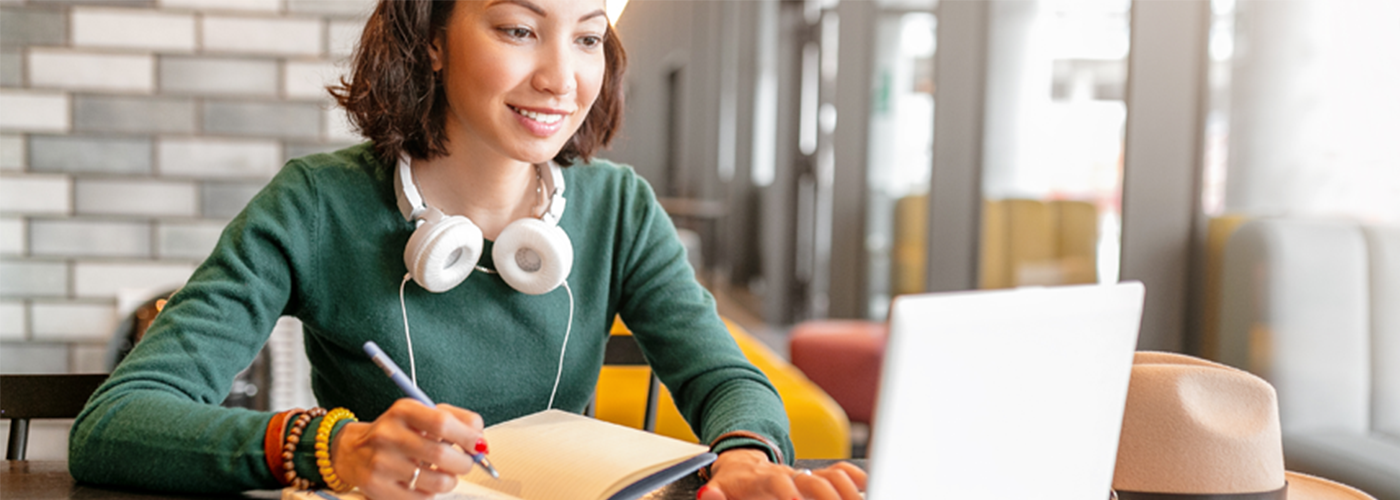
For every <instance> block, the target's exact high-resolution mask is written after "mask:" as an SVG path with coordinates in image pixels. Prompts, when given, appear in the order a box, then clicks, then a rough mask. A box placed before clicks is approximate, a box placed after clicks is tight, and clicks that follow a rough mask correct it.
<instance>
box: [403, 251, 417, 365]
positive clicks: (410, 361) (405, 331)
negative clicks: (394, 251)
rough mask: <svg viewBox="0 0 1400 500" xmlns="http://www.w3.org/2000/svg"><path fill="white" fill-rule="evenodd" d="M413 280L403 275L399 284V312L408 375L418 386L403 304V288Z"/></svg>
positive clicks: (406, 308)
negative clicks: (401, 318)
mask: <svg viewBox="0 0 1400 500" xmlns="http://www.w3.org/2000/svg"><path fill="white" fill-rule="evenodd" d="M410 279H413V273H404V275H403V282H401V283H399V310H400V311H403V339H404V342H406V343H408V374H409V378H412V379H413V385H415V386H416V385H418V364H416V363H414V362H413V337H411V336H409V334H408V307H407V306H405V305H404V302H403V288H404V286H406V285H408V280H410Z"/></svg>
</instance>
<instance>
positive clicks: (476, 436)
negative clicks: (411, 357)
mask: <svg viewBox="0 0 1400 500" xmlns="http://www.w3.org/2000/svg"><path fill="white" fill-rule="evenodd" d="M481 429H482V422H481V416H480V415H477V414H476V413H473V412H470V411H467V410H463V409H461V408H457V407H455V406H452V405H447V404H439V405H437V407H436V408H429V407H427V406H424V405H423V404H422V403H419V402H417V401H414V400H412V399H400V400H398V401H397V402H395V403H394V406H391V407H389V411H386V412H384V414H383V415H380V416H379V418H378V419H376V420H375V421H374V422H352V423H349V424H346V425H345V427H342V428H341V429H340V433H338V434H336V436H335V440H334V442H333V443H332V444H331V466H332V467H334V468H335V473H336V475H337V476H339V477H340V480H341V481H344V482H345V483H346V484H348V485H351V486H357V487H359V488H360V491H362V492H364V493H365V495H366V496H369V497H370V498H375V499H380V500H383V499H395V498H413V499H426V498H430V497H432V495H434V494H437V493H445V492H448V491H451V490H452V488H453V487H455V486H457V476H458V475H461V474H466V473H467V472H469V471H471V468H472V466H473V465H475V464H474V463H473V462H472V457H471V456H470V455H467V454H466V453H463V452H462V451H461V450H458V449H454V448H453V447H452V445H454V444H455V445H457V446H460V447H461V449H463V450H472V449H476V447H477V443H478V442H479V441H481V439H482V437H481ZM481 443H482V445H483V446H484V445H485V442H484V441H481ZM415 471H416V472H415ZM415 476H416V477H415Z"/></svg>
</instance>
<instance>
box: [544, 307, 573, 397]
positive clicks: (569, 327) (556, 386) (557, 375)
mask: <svg viewBox="0 0 1400 500" xmlns="http://www.w3.org/2000/svg"><path fill="white" fill-rule="evenodd" d="M564 291H565V292H568V293H569V324H568V325H565V326H564V345H563V346H561V347H559V371H557V372H555V373H554V389H551V390H550V391H549V404H547V405H545V407H544V409H546V410H548V409H551V408H554V394H555V393H557V392H559V379H560V378H561V377H563V375H564V352H565V351H567V350H568V349H569V332H570V331H572V330H573V329H574V291H573V289H571V288H569V280H564Z"/></svg>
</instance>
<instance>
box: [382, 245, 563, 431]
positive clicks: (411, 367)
mask: <svg viewBox="0 0 1400 500" xmlns="http://www.w3.org/2000/svg"><path fill="white" fill-rule="evenodd" d="M411 279H413V275H412V274H411V273H405V274H404V275H403V281H402V282H400V283H399V310H400V311H403V339H404V342H405V343H406V344H408V373H409V378H410V379H412V380H413V385H418V364H417V363H415V362H414V360H413V336H412V335H411V334H410V333H409V330H408V307H407V306H406V305H405V304H404V300H403V292H404V287H405V286H407V285H408V282H409V280H411ZM563 284H564V291H565V292H567V293H568V294H569V322H568V324H566V325H564V344H563V345H561V346H560V347H559V369H558V370H556V371H555V372H554V388H553V389H550V391H549V403H548V404H546V405H545V409H546V410H548V409H550V408H554V396H555V394H558V392H559V381H560V380H561V379H562V378H563V376H564V353H565V352H568V349H569V334H570V333H572V332H573V330H574V290H573V289H572V288H569V281H568V280H564V283H563Z"/></svg>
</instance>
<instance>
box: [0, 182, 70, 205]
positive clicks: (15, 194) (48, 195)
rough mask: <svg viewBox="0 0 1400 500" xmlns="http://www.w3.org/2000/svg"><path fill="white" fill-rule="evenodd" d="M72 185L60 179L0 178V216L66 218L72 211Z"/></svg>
mask: <svg viewBox="0 0 1400 500" xmlns="http://www.w3.org/2000/svg"><path fill="white" fill-rule="evenodd" d="M71 186H72V182H71V181H70V179H69V178H68V177H66V176H61V175H6V176H0V212H10V213H24V214H66V213H69V212H70V211H71V209H72V196H71V195H70V193H69V191H70V190H71Z"/></svg>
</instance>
